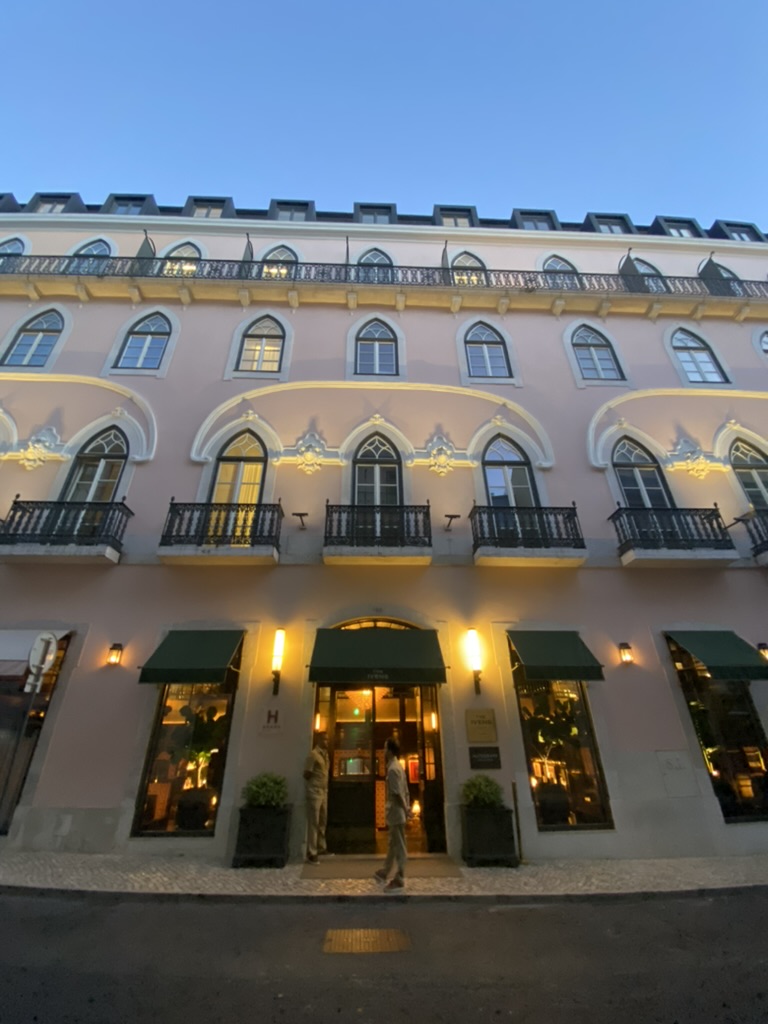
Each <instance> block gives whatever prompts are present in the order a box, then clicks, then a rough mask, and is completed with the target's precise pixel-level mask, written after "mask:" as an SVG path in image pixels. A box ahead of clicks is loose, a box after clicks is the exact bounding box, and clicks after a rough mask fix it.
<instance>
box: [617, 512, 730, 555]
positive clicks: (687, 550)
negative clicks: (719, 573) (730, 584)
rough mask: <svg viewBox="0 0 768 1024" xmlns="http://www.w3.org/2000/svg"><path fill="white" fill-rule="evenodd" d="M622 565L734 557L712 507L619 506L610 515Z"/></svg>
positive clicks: (728, 536)
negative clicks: (617, 540) (617, 539)
mask: <svg viewBox="0 0 768 1024" xmlns="http://www.w3.org/2000/svg"><path fill="white" fill-rule="evenodd" d="M609 520H610V522H612V523H613V525H614V527H615V529H616V534H617V536H618V538H619V555H620V556H621V564H622V565H627V566H629V565H631V566H635V567H638V566H641V567H642V566H648V567H651V568H668V567H670V566H686V567H689V568H707V567H710V566H718V565H719V566H723V565H727V564H728V563H729V562H733V561H735V560H736V558H737V553H736V549H735V548H734V546H733V541H732V540H731V535H730V534H729V533H728V531H727V530H726V528H725V523H724V522H723V517H722V516H721V515H720V512H719V510H718V508H717V505H715V507H714V508H618V509H617V510H616V511H615V512H614V513H613V515H612V516H609Z"/></svg>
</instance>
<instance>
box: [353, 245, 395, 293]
mask: <svg viewBox="0 0 768 1024" xmlns="http://www.w3.org/2000/svg"><path fill="white" fill-rule="evenodd" d="M374 254H378V255H379V256H381V260H379V261H378V262H375V263H374V262H370V261H368V262H367V260H368V257H370V256H373V255H374ZM355 267H356V268H357V269H356V271H355V280H356V281H357V283H358V284H392V282H393V280H394V276H395V275H394V273H393V271H394V267H395V264H394V261H393V260H392V257H391V256H390V255H389V253H386V252H384V250H383V249H380V248H379V247H378V246H376V245H374V246H371V248H370V249H366V250H365V252H364V253H361V255H360V256H359V257H358V259H357V262H356V263H355Z"/></svg>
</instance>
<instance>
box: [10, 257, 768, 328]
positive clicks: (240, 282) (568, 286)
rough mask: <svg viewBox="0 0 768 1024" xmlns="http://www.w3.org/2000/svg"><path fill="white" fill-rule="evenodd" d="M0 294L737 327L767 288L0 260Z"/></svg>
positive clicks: (766, 298)
mask: <svg viewBox="0 0 768 1024" xmlns="http://www.w3.org/2000/svg"><path fill="white" fill-rule="evenodd" d="M0 295H13V296H23V297H26V298H28V299H33V300H35V301H37V300H40V299H45V298H55V297H59V298H67V297H74V298H77V299H79V300H80V301H87V300H88V299H90V298H94V299H99V298H101V299H118V298H119V299H129V300H131V301H132V302H134V303H136V302H141V301H160V300H162V299H174V300H177V301H179V300H180V301H181V302H182V303H189V302H192V301H193V300H202V301H205V300H211V299H215V300H217V301H221V300H224V301H226V300H230V301H233V302H237V303H242V304H244V305H248V303H249V302H251V301H259V302H262V301H263V302H267V301H277V302H287V303H288V304H289V305H290V306H292V307H293V308H296V307H297V306H299V305H301V304H302V303H322V304H329V303H330V304H339V305H346V306H349V307H350V308H353V309H354V308H357V306H358V305H360V304H362V305H365V304H370V305H374V304H377V305H381V304H384V305H392V306H395V307H396V308H403V307H404V306H405V305H407V304H408V302H409V300H413V301H414V303H415V304H416V305H419V306H429V307H436V308H449V309H451V310H452V311H453V312H458V311H459V309H461V308H466V309H496V310H497V311H499V312H506V310H508V309H510V308H513V309H529V310H553V311H555V312H557V313H558V314H559V313H561V312H563V311H566V312H567V311H572V312H574V313H581V314H586V313H593V312H599V313H600V315H601V316H602V315H605V313H606V312H607V311H608V310H609V309H610V310H612V311H614V312H625V313H640V314H646V315H648V316H652V317H656V316H658V315H659V313H660V312H661V311H662V310H663V311H664V312H665V313H666V314H669V315H672V314H675V315H680V316H693V315H695V316H696V317H702V316H705V315H713V316H717V317H730V318H733V319H738V320H745V319H749V320H754V319H760V320H764V319H765V314H766V309H768V282H766V281H733V282H730V281H726V282H714V283H713V282H712V281H711V280H710V281H704V280H702V279H701V278H699V277H661V276H659V277H658V278H657V277H650V278H649V277H648V275H643V274H638V275H622V274H580V273H567V272H556V273H548V272H545V271H535V270H483V269H478V270H477V271H473V270H468V269H467V268H453V269H449V268H445V267H371V266H366V265H363V266H357V265H348V264H345V263H292V262H291V263H275V262H274V261H272V262H270V261H266V262H260V261H255V260H191V259H179V258H174V257H168V258H157V257H126V256H120V257H117V256H116V257H82V256H33V255H3V256H0Z"/></svg>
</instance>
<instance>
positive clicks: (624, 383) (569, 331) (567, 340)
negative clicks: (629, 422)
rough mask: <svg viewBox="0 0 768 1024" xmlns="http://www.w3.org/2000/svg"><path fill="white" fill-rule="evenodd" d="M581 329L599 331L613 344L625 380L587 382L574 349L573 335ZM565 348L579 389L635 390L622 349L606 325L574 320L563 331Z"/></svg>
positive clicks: (614, 353)
mask: <svg viewBox="0 0 768 1024" xmlns="http://www.w3.org/2000/svg"><path fill="white" fill-rule="evenodd" d="M579 327H590V328H591V329H592V330H593V331H597V333H598V334H601V335H602V336H603V337H604V338H605V339H606V340H607V341H609V342H610V343H611V347H612V348H613V356H614V359H615V360H616V363H617V365H618V367H619V370H620V371H621V372H622V373H623V374H624V380H585V378H584V377H582V375H581V367H580V366H579V361H578V359H577V358H576V353H575V351H574V349H573V343H572V339H573V335H574V332H575V331H577V330H578V329H579ZM563 347H564V348H565V354H566V356H567V358H568V363H569V365H570V367H571V373H572V374H573V379H574V381H575V383H576V387H577V388H594V387H598V388H622V389H623V390H629V389H633V388H634V387H635V384H634V382H633V380H632V378H631V376H630V374H629V373H628V372H627V367H626V364H625V362H624V359H623V357H622V355H621V349H620V348H619V346H618V344H617V342H616V339H615V338H614V336H613V335H612V334H611V333H610V331H608V330H607V329H606V327H605V324H599V323H597V322H596V321H595V320H589V319H587V318H582V319H580V320H572V321H571V322H570V324H569V325H568V326H567V327H566V328H565V330H564V331H563Z"/></svg>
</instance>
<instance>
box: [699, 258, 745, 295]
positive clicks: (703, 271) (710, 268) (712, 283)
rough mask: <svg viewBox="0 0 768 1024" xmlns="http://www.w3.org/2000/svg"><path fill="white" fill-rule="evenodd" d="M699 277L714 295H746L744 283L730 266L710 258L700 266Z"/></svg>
mask: <svg viewBox="0 0 768 1024" xmlns="http://www.w3.org/2000/svg"><path fill="white" fill-rule="evenodd" d="M699 277H700V278H701V279H702V281H703V282H704V284H705V285H706V286H707V291H709V292H710V293H711V294H712V295H726V296H729V295H735V296H737V297H738V296H742V295H744V293H745V292H744V285H743V284H742V283H741V281H740V280H739V278H738V277H737V276H736V274H734V272H733V271H732V270H729V269H728V267H724V266H723V265H722V263H715V261H714V260H713V259H712V257H711V256H710V258H709V259H708V260H706V262H705V263H704V264H703V266H701V267H700V268H699Z"/></svg>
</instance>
